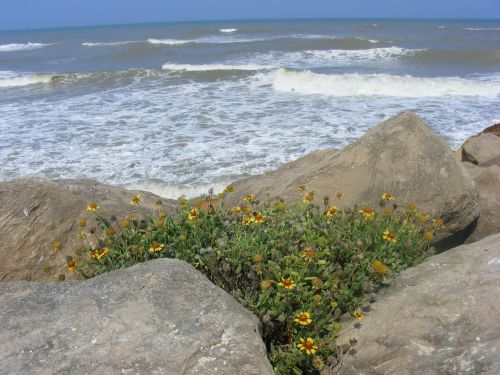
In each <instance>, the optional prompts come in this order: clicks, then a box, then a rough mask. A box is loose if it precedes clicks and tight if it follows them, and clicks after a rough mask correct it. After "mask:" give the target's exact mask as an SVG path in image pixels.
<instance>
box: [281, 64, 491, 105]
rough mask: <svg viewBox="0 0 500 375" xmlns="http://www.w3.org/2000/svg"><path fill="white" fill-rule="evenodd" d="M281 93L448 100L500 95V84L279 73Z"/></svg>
mask: <svg viewBox="0 0 500 375" xmlns="http://www.w3.org/2000/svg"><path fill="white" fill-rule="evenodd" d="M272 85H273V88H274V89H275V90H277V91H285V92H295V93H298V94H321V95H328V96H335V97H347V96H352V97H356V96H390V97H403V98H404V97H406V98H420V97H446V96H487V97H495V96H497V95H499V94H500V83H495V82H484V81H477V80H468V79H463V78H454V77H439V78H418V77H412V76H408V75H407V76H398V75H389V74H331V75H327V74H317V73H313V72H311V71H302V72H297V71H293V70H288V69H279V70H278V71H277V72H276V73H275V75H274V77H273V80H272Z"/></svg>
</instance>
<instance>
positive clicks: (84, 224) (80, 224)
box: [78, 220, 87, 228]
mask: <svg viewBox="0 0 500 375" xmlns="http://www.w3.org/2000/svg"><path fill="white" fill-rule="evenodd" d="M78 225H79V226H80V227H81V228H85V227H86V226H87V220H80V221H79V222H78Z"/></svg>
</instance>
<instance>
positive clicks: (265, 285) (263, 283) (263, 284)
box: [260, 280, 273, 290]
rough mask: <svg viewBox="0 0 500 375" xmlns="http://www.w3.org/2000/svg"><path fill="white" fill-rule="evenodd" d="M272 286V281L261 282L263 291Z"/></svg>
mask: <svg viewBox="0 0 500 375" xmlns="http://www.w3.org/2000/svg"><path fill="white" fill-rule="evenodd" d="M272 285H273V281H272V280H262V281H261V282H260V288H261V289H262V290H266V289H269V288H270V287H271V286H272Z"/></svg>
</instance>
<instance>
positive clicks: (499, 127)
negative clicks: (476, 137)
mask: <svg viewBox="0 0 500 375" xmlns="http://www.w3.org/2000/svg"><path fill="white" fill-rule="evenodd" d="M483 133H493V134H496V135H498V136H499V137H500V124H495V125H491V126H489V127H487V128H486V129H484V130H483Z"/></svg>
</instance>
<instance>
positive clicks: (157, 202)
mask: <svg viewBox="0 0 500 375" xmlns="http://www.w3.org/2000/svg"><path fill="white" fill-rule="evenodd" d="M162 204H163V201H162V200H161V199H157V200H156V202H155V206H161V205H162Z"/></svg>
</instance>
